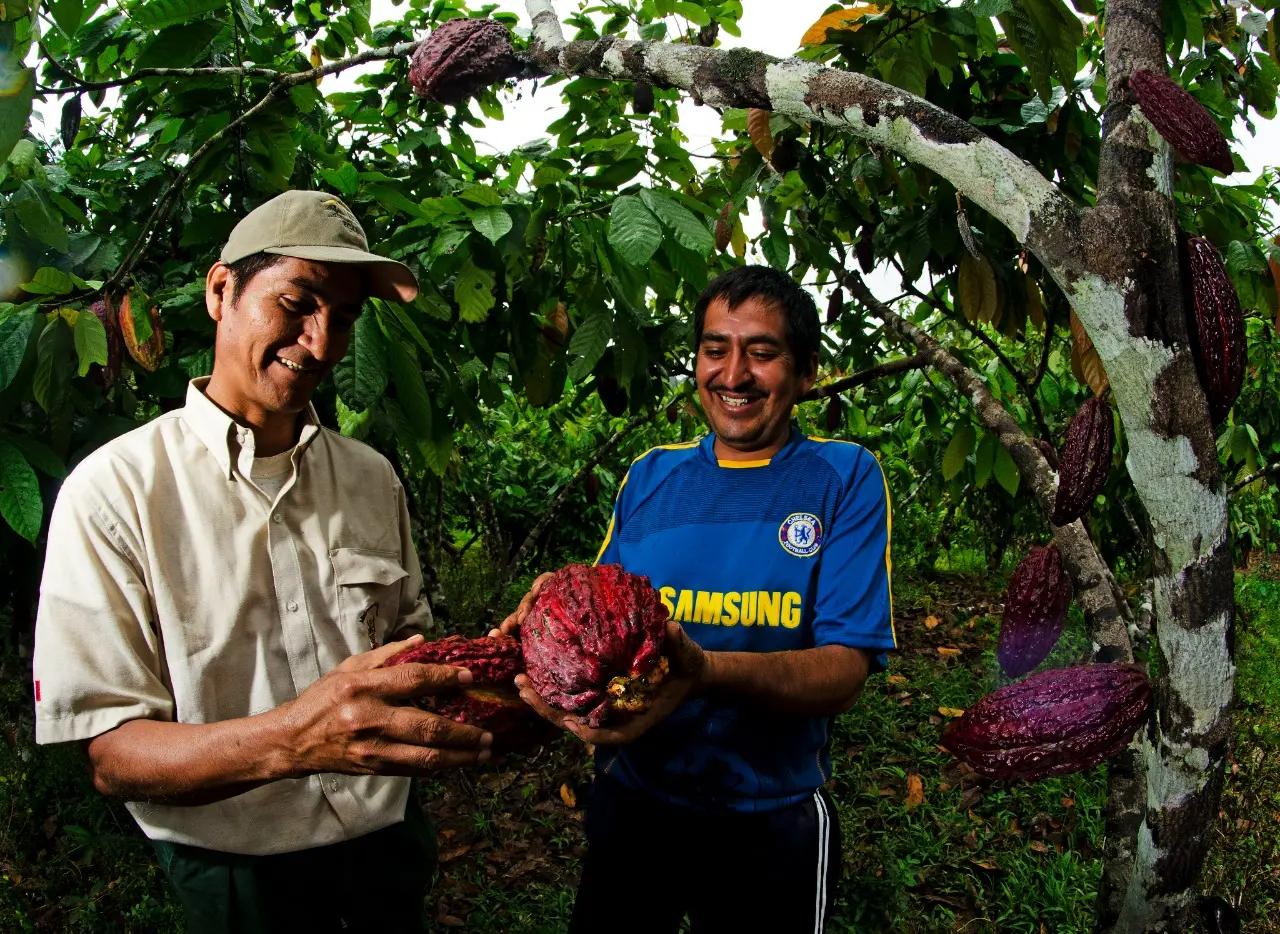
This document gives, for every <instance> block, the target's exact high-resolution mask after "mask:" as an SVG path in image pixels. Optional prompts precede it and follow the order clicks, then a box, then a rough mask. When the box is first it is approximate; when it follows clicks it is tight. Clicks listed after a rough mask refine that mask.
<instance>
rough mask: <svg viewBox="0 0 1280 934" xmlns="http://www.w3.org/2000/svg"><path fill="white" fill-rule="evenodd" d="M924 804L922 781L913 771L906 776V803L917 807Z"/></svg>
mask: <svg viewBox="0 0 1280 934" xmlns="http://www.w3.org/2000/svg"><path fill="white" fill-rule="evenodd" d="M921 804H924V782H923V781H921V779H920V776H919V775H917V774H916V773H915V772H912V773H910V774H909V775H908V776H907V800H906V805H907V807H909V808H913V807H917V806H918V805H921Z"/></svg>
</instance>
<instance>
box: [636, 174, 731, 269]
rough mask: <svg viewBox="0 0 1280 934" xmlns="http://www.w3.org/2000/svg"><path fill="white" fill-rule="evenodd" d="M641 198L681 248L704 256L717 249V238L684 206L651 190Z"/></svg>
mask: <svg viewBox="0 0 1280 934" xmlns="http://www.w3.org/2000/svg"><path fill="white" fill-rule="evenodd" d="M640 198H641V200H643V201H644V203H645V206H646V207H647V208H648V209H649V210H650V211H652V212H653V213H654V214H655V215H657V218H658V220H660V221H662V223H663V224H665V225H666V226H667V227H669V228H670V229H671V232H672V234H674V235H675V238H676V240H677V241H679V243H680V245H681V246H684V247H687V248H688V249H690V250H693V251H694V252H696V253H698V254H700V255H702V256H706V255H707V254H708V253H710V252H711V251H712V250H714V249H715V248H716V238H715V236H714V235H713V234H712V233H711V231H710V230H709V229H707V226H706V225H705V224H703V223H702V221H700V220H698V219H697V218H696V217H694V216H693V214H692V213H691V212H690V211H689V209H688V208H686V207H685V206H684V205H683V204H680V203H678V202H676V201H674V200H672V199H671V198H670V197H668V196H667V195H665V194H662V193H661V192H657V191H653V190H651V189H649V188H644V189H642V190H641V191H640Z"/></svg>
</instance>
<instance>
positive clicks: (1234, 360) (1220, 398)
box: [1183, 237, 1248, 425]
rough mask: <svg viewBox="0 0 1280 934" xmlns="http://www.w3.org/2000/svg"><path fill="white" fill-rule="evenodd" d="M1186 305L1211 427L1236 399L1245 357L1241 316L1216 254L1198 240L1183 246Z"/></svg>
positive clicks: (1241, 381)
mask: <svg viewBox="0 0 1280 934" xmlns="http://www.w3.org/2000/svg"><path fill="white" fill-rule="evenodd" d="M1183 250H1184V254H1183V259H1184V269H1183V272H1184V276H1185V279H1186V280H1187V281H1186V283H1185V284H1186V286H1187V288H1186V292H1187V293H1188V294H1187V299H1186V302H1185V303H1186V305H1187V306H1188V309H1189V311H1190V312H1191V315H1192V317H1191V328H1190V329H1189V330H1190V335H1191V349H1192V351H1193V353H1194V355H1195V360H1196V369H1197V370H1198V371H1199V373H1200V385H1201V386H1202V387H1203V388H1204V394H1205V397H1206V398H1207V399H1208V400H1209V414H1210V416H1211V417H1212V419H1213V423H1214V424H1215V425H1216V424H1217V423H1218V422H1220V421H1222V420H1223V419H1224V418H1226V417H1227V413H1228V412H1230V411H1231V406H1233V405H1235V401H1236V397H1237V396H1239V395H1240V386H1241V384H1242V383H1243V382H1244V365H1245V360H1246V359H1247V357H1248V352H1247V350H1246V348H1245V338H1244V313H1243V312H1242V311H1241V310H1240V299H1239V297H1238V296H1237V295H1236V290H1235V287H1234V286H1233V285H1232V284H1231V280H1230V279H1229V278H1228V277H1227V270H1226V268H1225V267H1224V266H1223V265H1222V260H1221V259H1220V258H1219V256H1218V251H1217V250H1215V249H1214V248H1213V244H1211V243H1210V242H1209V241H1208V240H1206V239H1205V238H1204V237H1187V238H1186V240H1185V241H1184V242H1183Z"/></svg>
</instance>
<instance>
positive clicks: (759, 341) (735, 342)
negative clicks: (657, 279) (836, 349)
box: [696, 296, 817, 460]
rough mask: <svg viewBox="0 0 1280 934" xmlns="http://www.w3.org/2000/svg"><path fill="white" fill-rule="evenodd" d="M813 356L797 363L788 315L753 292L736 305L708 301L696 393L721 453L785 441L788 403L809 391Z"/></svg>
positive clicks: (728, 455)
mask: <svg viewBox="0 0 1280 934" xmlns="http://www.w3.org/2000/svg"><path fill="white" fill-rule="evenodd" d="M816 372H817V355H816V354H815V355H814V357H813V359H811V360H807V361H804V362H803V363H800V364H799V365H798V364H797V361H796V359H795V355H794V354H793V353H792V351H791V347H790V345H789V343H788V341H787V327H786V319H785V317H784V315H783V312H782V311H781V309H779V308H778V307H777V305H776V304H774V303H773V302H770V301H768V300H767V299H764V298H760V297H757V296H753V297H750V298H747V299H746V300H744V301H742V302H741V303H739V304H738V305H736V306H735V307H733V308H730V307H729V303H728V302H727V301H725V299H723V298H717V299H715V300H714V301H712V302H711V304H710V305H708V306H707V314H706V319H705V322H704V323H703V327H702V339H701V341H700V342H699V343H698V357H697V365H696V378H697V383H698V397H699V398H700V399H701V401H702V410H703V412H704V413H706V416H707V421H708V422H709V423H710V425H711V430H712V431H713V432H715V435H716V455H717V456H718V457H720V458H721V459H723V460H754V459H763V458H766V457H770V456H772V455H773V454H774V453H775V452H776V451H778V450H779V449H780V448H781V447H782V446H783V444H785V443H786V441H787V436H788V433H789V431H790V417H791V409H792V407H793V406H794V405H795V404H796V402H797V401H799V399H800V397H801V396H802V395H804V394H805V393H806V392H808V391H809V387H810V386H812V385H813V380H814V376H815V374H816Z"/></svg>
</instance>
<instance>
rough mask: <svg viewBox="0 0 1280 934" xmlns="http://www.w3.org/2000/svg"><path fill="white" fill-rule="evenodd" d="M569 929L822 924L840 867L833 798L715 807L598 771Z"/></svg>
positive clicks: (816, 929)
mask: <svg viewBox="0 0 1280 934" xmlns="http://www.w3.org/2000/svg"><path fill="white" fill-rule="evenodd" d="M586 830H587V856H586V859H585V861H584V863H583V868H582V880H581V882H580V883H579V885H578V898H577V902H576V903H575V904H574V907H573V921H572V922H571V923H570V925H569V932H570V934H606V932H607V934H630V932H636V934H640V932H643V934H675V932H676V931H678V930H679V928H680V922H681V920H682V919H683V918H684V917H685V916H686V915H688V917H689V919H690V921H691V922H692V925H693V931H694V934H715V932H720V931H724V932H741V934H751V932H755V931H760V932H768V934H822V931H823V930H824V925H825V924H826V919H827V917H828V915H829V913H830V911H831V907H832V905H833V904H834V902H835V887H836V880H837V879H838V878H839V873H840V826H839V822H838V821H837V819H836V811H835V805H834V804H832V801H831V798H830V796H828V795H827V793H826V791H824V790H822V789H819V790H818V791H816V792H814V794H813V795H811V796H810V797H808V798H806V799H805V800H803V801H800V802H799V803H797V804H793V805H790V806H789V807H785V808H782V809H780V810H777V811H771V812H768V813H763V814H738V813H731V814H724V813H717V814H708V813H705V812H702V811H695V810H691V809H688V808H680V807H675V806H673V805H669V804H663V803H662V802H659V801H655V800H653V799H652V798H650V797H648V796H645V795H641V794H638V793H636V792H633V791H629V790H627V789H626V788H624V787H623V786H622V785H621V784H619V783H618V782H617V781H615V780H613V779H610V778H608V777H607V776H601V777H599V778H597V779H596V782H595V785H594V786H593V787H592V789H591V800H590V804H589V805H588V807H587V825H586Z"/></svg>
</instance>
